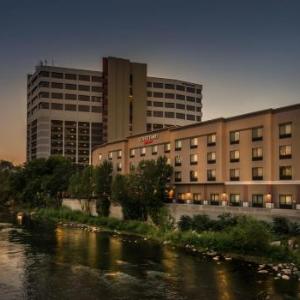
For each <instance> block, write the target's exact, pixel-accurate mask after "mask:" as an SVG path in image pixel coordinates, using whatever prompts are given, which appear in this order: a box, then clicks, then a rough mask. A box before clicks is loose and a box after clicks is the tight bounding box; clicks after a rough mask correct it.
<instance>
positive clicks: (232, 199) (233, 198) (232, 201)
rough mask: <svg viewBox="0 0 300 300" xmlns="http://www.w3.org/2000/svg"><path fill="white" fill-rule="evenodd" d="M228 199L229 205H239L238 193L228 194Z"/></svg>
mask: <svg viewBox="0 0 300 300" xmlns="http://www.w3.org/2000/svg"><path fill="white" fill-rule="evenodd" d="M229 201H230V205H232V206H239V205H240V201H241V197H240V194H230V198H229Z"/></svg>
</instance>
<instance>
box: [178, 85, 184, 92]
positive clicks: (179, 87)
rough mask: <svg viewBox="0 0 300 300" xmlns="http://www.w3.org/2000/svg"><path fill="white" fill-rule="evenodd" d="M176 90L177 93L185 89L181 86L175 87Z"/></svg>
mask: <svg viewBox="0 0 300 300" xmlns="http://www.w3.org/2000/svg"><path fill="white" fill-rule="evenodd" d="M176 90H178V91H184V90H185V88H184V86H183V85H176Z"/></svg>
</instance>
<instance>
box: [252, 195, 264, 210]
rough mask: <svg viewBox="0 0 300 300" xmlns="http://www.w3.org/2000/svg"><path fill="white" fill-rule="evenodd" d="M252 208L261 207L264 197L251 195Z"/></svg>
mask: <svg viewBox="0 0 300 300" xmlns="http://www.w3.org/2000/svg"><path fill="white" fill-rule="evenodd" d="M252 206H253V207H263V206H264V195H262V194H253V195H252Z"/></svg>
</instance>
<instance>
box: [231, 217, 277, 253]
mask: <svg viewBox="0 0 300 300" xmlns="http://www.w3.org/2000/svg"><path fill="white" fill-rule="evenodd" d="M226 235H227V238H228V239H229V242H230V247H231V249H233V250H237V251H239V252H241V253H253V254H256V255H259V254H261V255H263V254H264V252H265V251H268V250H269V249H270V242H271V240H272V235H271V232H270V231H269V230H268V228H267V227H266V226H265V225H264V224H263V223H262V222H260V221H257V220H255V219H252V218H249V217H247V218H246V217H244V218H240V219H239V221H238V224H237V225H236V226H234V227H231V228H230V229H229V230H228V231H227V232H226Z"/></svg>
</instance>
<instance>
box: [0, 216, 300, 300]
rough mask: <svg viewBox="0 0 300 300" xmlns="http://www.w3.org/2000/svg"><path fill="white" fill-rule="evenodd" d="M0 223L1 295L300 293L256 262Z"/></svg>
mask: <svg viewBox="0 0 300 300" xmlns="http://www.w3.org/2000/svg"><path fill="white" fill-rule="evenodd" d="M0 223H6V224H2V225H0V300H10V299H41V300H42V299H43V300H44V299H59V300H61V299H101V300H115V299H119V300H127V299H128V300H141V299H149V300H150V299H170V300H171V299H172V300H173V299H176V300H183V299H191V300H194V299H195V300H196V299H197V300H198V299H199V300H200V299H203V300H207V299H209V300H210V299H212V300H214V299H220V300H231V299H232V300H235V299H236V300H238V299H242V300H246V299H272V300H273V299H275V300H276V299H299V298H300V297H299V295H300V284H299V282H298V281H297V280H289V281H284V280H274V278H273V277H272V276H271V275H266V274H258V273H257V266H255V265H253V264H248V263H245V262H240V261H236V260H232V261H219V262H216V261H212V260H211V259H209V258H207V257H204V256H201V255H192V254H188V253H185V252H184V251H180V250H174V249H170V248H168V247H164V246H161V245H159V244H157V243H154V242H152V241H145V240H143V239H137V238H134V237H124V236H116V235H112V234H108V233H91V232H86V231H82V230H79V229H68V228H60V227H54V226H49V225H47V226H46V225H41V224H32V223H31V224H27V225H24V224H23V225H22V224H18V223H16V222H15V220H14V218H12V217H9V216H4V215H1V214H0Z"/></svg>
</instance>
